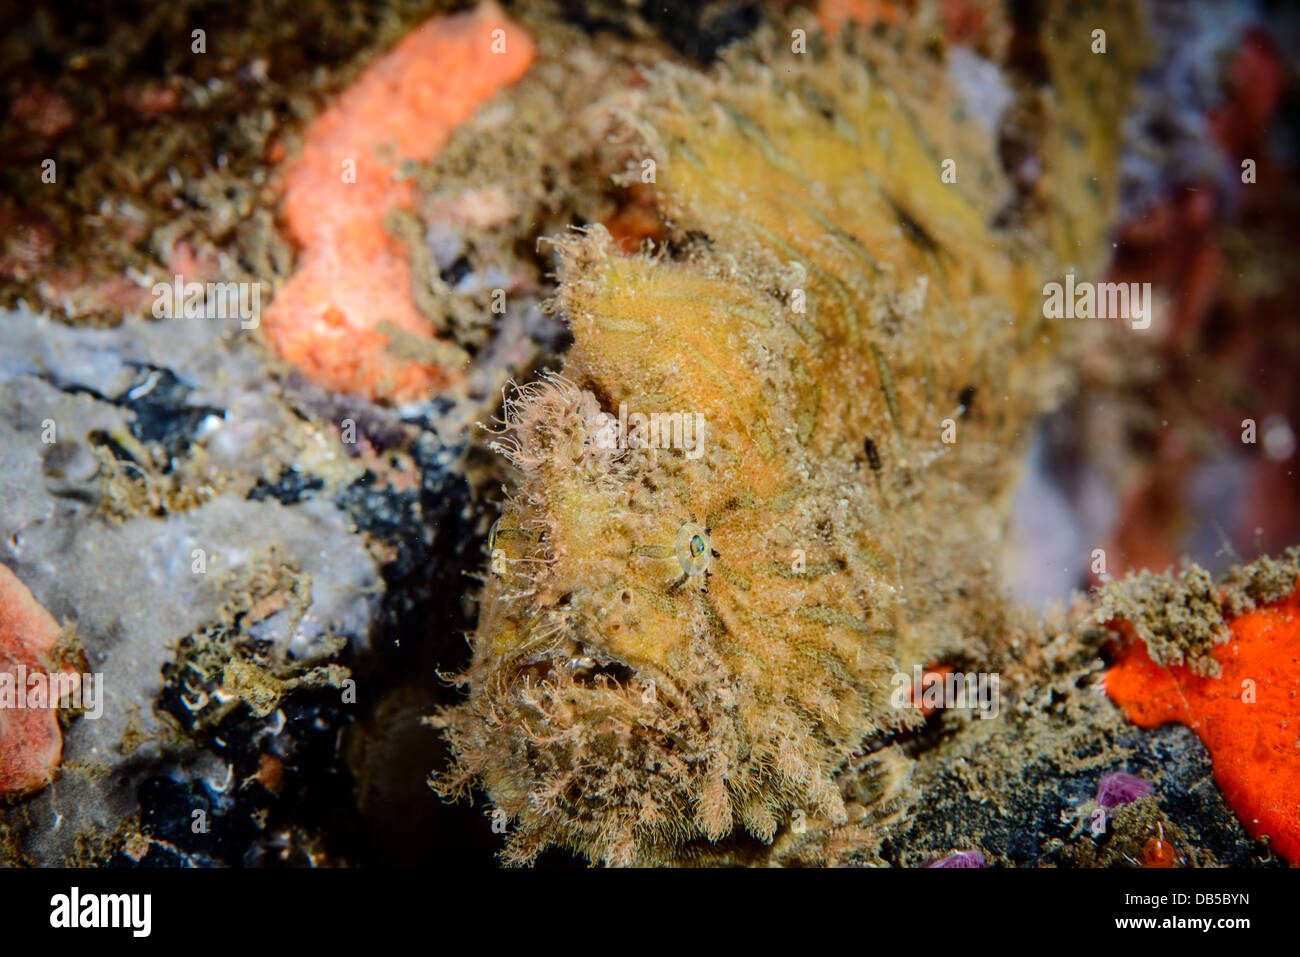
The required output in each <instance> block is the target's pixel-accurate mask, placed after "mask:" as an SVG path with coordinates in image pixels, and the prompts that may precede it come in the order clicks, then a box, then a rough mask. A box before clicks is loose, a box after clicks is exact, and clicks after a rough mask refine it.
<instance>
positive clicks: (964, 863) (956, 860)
mask: <svg viewBox="0 0 1300 957" xmlns="http://www.w3.org/2000/svg"><path fill="white" fill-rule="evenodd" d="M925 866H926V867H988V865H987V864H986V863H984V855H983V854H981V853H980V852H979V851H954V852H953V853H951V854H949V855H948V856H947V857H941V858H939V859H938V860H936V861H931V862H930V863H929V864H926V865H925Z"/></svg>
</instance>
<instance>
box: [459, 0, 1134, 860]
mask: <svg viewBox="0 0 1300 957" xmlns="http://www.w3.org/2000/svg"><path fill="white" fill-rule="evenodd" d="M1103 12H1104V13H1105V16H1106V17H1108V18H1109V19H1108V20H1102V21H1098V20H1096V19H1095V18H1094V19H1091V20H1090V19H1088V18H1082V19H1081V20H1079V21H1075V22H1074V23H1073V24H1064V23H1056V22H1053V23H1049V24H1047V26H1046V27H1045V32H1044V36H1043V40H1042V44H1041V45H1042V47H1043V49H1044V52H1045V55H1046V56H1047V60H1048V63H1049V65H1050V67H1051V69H1052V72H1053V76H1054V81H1053V84H1052V86H1051V87H1050V88H1048V89H1047V90H1045V91H1034V92H1032V93H1030V94H1028V95H1029V96H1030V97H1031V98H1033V99H1034V104H1035V105H1034V111H1036V113H1037V115H1039V116H1040V118H1041V120H1042V129H1041V131H1040V133H1039V137H1040V139H1039V160H1040V162H1041V163H1042V169H1043V175H1042V176H1041V177H1040V179H1039V180H1038V183H1037V187H1036V189H1037V192H1036V193H1035V194H1034V195H1033V196H1032V197H1030V199H1031V201H1030V202H1024V199H1025V197H1023V196H1021V197H1020V200H1021V201H1020V202H1018V203H1017V202H1016V197H1015V196H1014V192H1015V191H1014V190H1013V189H1012V188H1011V185H1010V184H1009V183H1008V181H1007V178H1006V176H1005V175H1004V173H1003V171H1002V169H1001V167H1000V164H999V162H998V160H997V156H998V151H997V148H996V144H995V142H994V141H993V138H992V137H991V135H990V134H989V132H988V131H986V130H985V129H983V128H982V127H981V126H980V125H979V124H978V123H976V122H973V121H972V120H971V119H970V118H969V117H965V116H963V110H962V108H961V105H960V103H961V100H960V97H958V96H956V95H954V91H953V90H952V89H951V88H950V87H949V85H948V80H947V77H946V74H945V69H944V63H943V58H942V55H941V54H940V53H937V52H934V51H933V50H932V49H929V50H927V49H925V48H924V47H923V46H921V45H916V46H913V45H910V44H909V43H908V42H907V41H906V39H905V38H903V39H897V38H893V37H890V36H888V35H884V34H879V33H873V34H866V33H860V34H854V33H852V32H851V31H850V33H849V35H848V36H847V38H845V39H843V40H842V41H837V42H834V43H830V42H827V43H824V44H820V45H819V46H820V49H819V50H817V51H815V52H810V53H808V54H795V53H792V52H789V51H788V50H787V49H786V48H785V46H786V45H785V44H782V43H775V42H770V41H769V42H766V43H765V42H763V41H756V42H754V43H751V44H749V45H747V46H746V47H744V48H742V49H741V50H739V51H737V52H735V53H733V55H732V56H730V57H729V58H728V62H727V63H726V64H725V65H724V66H723V67H721V68H719V70H718V71H716V73H714V74H712V75H704V74H701V73H698V72H695V71H689V70H685V69H680V68H664V69H662V70H661V71H660V72H659V75H658V76H657V77H656V78H655V80H654V82H653V85H652V88H651V93H650V96H649V97H648V100H647V102H646V103H645V105H644V108H643V109H642V110H641V112H640V114H639V115H638V116H637V123H636V128H637V131H638V132H637V136H638V141H639V144H640V145H639V149H640V150H641V151H642V152H643V154H644V155H645V156H646V157H648V158H650V159H652V160H653V164H654V165H653V168H654V170H655V177H654V179H655V184H654V189H655V191H656V196H657V200H658V202H659V204H660V207H661V209H662V212H663V215H664V217H665V220H666V222H667V223H668V224H669V226H670V228H671V230H672V236H673V237H674V243H673V249H672V253H671V254H665V253H663V252H662V251H660V252H659V253H658V254H651V253H642V254H637V255H627V254H624V253H622V252H620V251H619V250H618V249H616V248H615V247H614V246H613V245H612V244H611V243H610V242H609V241H608V237H607V236H606V235H605V234H604V233H603V231H602V230H601V229H599V228H595V229H593V230H591V231H590V232H588V233H586V234H585V235H583V236H582V237H581V238H579V239H576V240H568V241H566V242H564V243H563V252H564V265H563V269H562V273H561V276H560V279H561V281H560V286H559V294H558V297H557V306H558V308H559V309H560V311H561V312H562V314H563V315H564V317H565V318H566V319H567V321H568V323H569V325H570V327H571V328H572V331H573V337H574V344H573V347H572V350H571V351H570V352H569V354H568V355H567V358H566V361H565V363H564V367H563V370H562V372H561V373H560V374H558V375H552V376H549V377H545V378H543V379H541V380H540V381H537V382H533V383H531V384H529V385H526V386H524V387H522V388H520V389H519V390H518V391H517V392H516V393H515V394H513V395H512V396H511V397H510V398H509V400H508V402H507V404H506V408H505V413H504V419H505V425H504V428H503V430H502V433H501V434H500V435H499V437H498V438H497V440H496V443H495V445H496V447H497V448H498V449H499V450H500V451H501V452H503V453H504V454H505V455H506V456H507V457H508V458H509V460H510V462H511V463H512V464H513V465H514V466H515V467H516V469H517V487H516V488H514V489H513V492H512V495H511V498H510V500H509V502H508V504H507V506H506V507H505V509H504V512H503V514H502V515H501V518H500V520H499V522H498V523H497V525H496V526H495V528H494V531H493V534H492V541H491V543H490V551H491V571H490V575H489V578H488V581H487V583H486V586H485V588H484V591H483V594H482V600H481V611H480V618H479V623H478V629H477V633H476V634H475V635H474V636H473V649H474V653H473V662H472V664H471V666H470V668H469V670H468V672H467V673H466V675H465V676H464V681H465V684H466V685H467V687H468V692H469V693H468V700H467V701H466V702H465V703H464V704H463V705H461V706H459V707H457V708H454V709H452V710H450V711H448V712H446V713H444V714H443V715H442V716H441V717H440V723H441V725H442V726H443V727H444V728H445V731H446V734H447V736H448V739H449V741H450V745H451V748H452V753H453V757H454V764H453V767H452V769H451V771H450V772H449V773H448V774H447V775H446V776H445V777H444V778H442V779H441V781H440V782H439V786H440V787H441V788H442V789H443V790H444V792H446V793H455V792H457V791H463V790H464V789H467V788H468V787H471V786H478V787H481V788H482V789H483V790H484V791H485V792H486V794H487V795H488V797H489V798H490V800H491V801H492V803H493V804H494V805H495V807H496V808H498V809H500V810H501V811H504V812H505V815H506V816H507V817H508V819H509V821H510V824H509V827H508V828H507V842H508V843H507V851H506V856H507V859H508V860H510V861H512V862H516V863H519V862H528V861H530V860H532V859H533V858H534V857H535V856H536V854H537V853H538V852H539V851H541V850H542V849H544V848H545V847H547V846H548V845H551V844H558V845H562V846H566V847H569V848H571V849H574V850H575V851H577V852H579V853H581V854H583V855H585V856H586V857H587V858H589V859H590V860H592V861H593V862H605V863H613V864H628V863H653V862H682V861H689V860H708V859H709V854H710V853H711V852H712V851H714V850H716V849H717V848H720V847H723V846H725V845H726V844H727V843H728V842H733V843H734V842H750V843H758V844H762V843H767V842H771V841H772V840H773V838H774V837H775V836H776V835H777V833H778V831H779V830H780V829H782V828H785V827H788V826H789V825H790V822H791V820H792V818H793V817H794V816H795V815H796V814H798V813H802V814H805V815H811V816H816V817H819V818H823V819H826V820H829V821H836V820H842V819H843V816H844V813H845V811H844V802H843V799H842V796H841V793H840V790H839V788H838V787H837V784H836V781H835V774H836V772H837V770H838V769H840V768H841V767H842V766H843V765H844V763H845V761H846V759H847V758H848V757H849V756H850V755H851V754H853V752H854V751H855V749H858V748H859V747H861V746H862V744H863V742H864V740H866V739H867V738H868V737H869V736H871V735H876V734H882V733H888V732H890V731H892V730H894V729H898V728H900V727H905V726H907V725H909V724H910V723H911V722H914V721H915V720H917V719H916V717H915V715H916V712H915V711H911V710H905V709H904V710H900V709H898V708H895V707H893V706H892V705H891V701H890V690H891V679H892V678H893V676H894V675H895V674H896V673H898V672H900V671H903V672H909V673H910V671H911V669H912V668H913V666H914V665H917V664H921V665H924V664H925V663H927V662H930V661H934V660H937V659H942V658H944V657H945V656H947V657H949V658H960V659H962V660H967V661H975V662H978V661H979V659H980V655H981V649H982V648H983V647H984V644H983V642H984V637H983V636H987V635H989V634H991V633H992V632H993V630H994V629H997V628H998V627H999V625H1000V622H999V620H998V619H997V616H996V614H992V613H989V612H988V607H989V603H988V602H986V601H985V598H986V596H989V595H992V594H995V593H997V591H998V587H999V586H998V582H997V579H996V576H995V573H994V565H995V561H994V558H995V554H996V550H997V548H998V545H999V542H1000V536H1001V531H1002V526H1003V522H1004V519H1005V509H1004V504H1005V502H1006V499H1007V497H1008V494H1009V492H1010V490H1011V488H1012V485H1013V483H1014V479H1015V476H1016V471H1017V463H1018V461H1019V459H1020V458H1021V453H1022V451H1023V449H1024V447H1025V444H1026V442H1027V439H1028V437H1029V434H1030V432H1031V429H1032V424H1033V420H1034V418H1035V417H1036V416H1037V415H1039V414H1040V413H1041V412H1042V411H1043V410H1045V409H1046V408H1048V407H1049V406H1050V405H1051V404H1052V403H1053V402H1054V401H1055V400H1056V399H1057V398H1058V397H1059V395H1060V394H1061V392H1062V390H1063V389H1064V388H1065V386H1066V384H1067V383H1068V379H1069V376H1068V356H1069V352H1070V342H1071V340H1072V331H1071V329H1070V328H1068V324H1067V323H1064V322H1062V321H1060V320H1050V319H1046V318H1044V310H1043V307H1042V292H1041V290H1042V286H1043V283H1044V280H1045V278H1048V277H1050V276H1052V275H1058V276H1059V274H1060V271H1061V270H1064V269H1068V268H1072V267H1077V268H1081V269H1093V268H1096V266H1097V264H1098V263H1099V262H1100V261H1101V258H1102V255H1103V253H1104V249H1103V245H1104V243H1103V240H1104V238H1105V236H1106V233H1107V230H1108V229H1109V226H1110V222H1111V217H1112V212H1113V208H1114V188H1113V185H1111V178H1110V175H1109V171H1110V170H1111V169H1112V168H1113V166H1114V162H1115V153H1116V150H1117V148H1118V147H1117V144H1116V143H1115V141H1114V138H1113V136H1112V135H1111V134H1112V131H1113V127H1114V126H1115V125H1117V124H1116V123H1115V117H1117V116H1118V115H1119V111H1122V109H1123V106H1124V97H1125V95H1126V89H1127V87H1126V82H1127V81H1126V77H1131V71H1130V70H1128V69H1126V68H1124V67H1123V66H1122V65H1121V63H1122V60H1121V57H1120V55H1118V54H1117V55H1115V56H1112V58H1111V59H1110V60H1109V61H1107V62H1106V63H1104V64H1103V63H1100V62H1097V63H1092V62H1090V61H1088V60H1087V57H1089V56H1092V54H1091V53H1090V52H1089V49H1088V44H1089V42H1090V30H1091V29H1092V28H1093V27H1094V26H1095V24H1096V23H1097V22H1102V23H1103V24H1106V23H1109V24H1110V25H1111V26H1112V31H1111V45H1112V47H1114V46H1116V45H1117V44H1120V43H1121V42H1122V38H1123V37H1124V36H1125V35H1126V31H1127V36H1130V37H1135V36H1136V35H1137V30H1136V28H1134V27H1132V26H1124V25H1123V16H1124V15H1125V14H1124V10H1123V8H1122V7H1121V8H1119V10H1118V12H1116V11H1106V10H1103ZM1117 18H1118V21H1117ZM773 50H775V52H773ZM1080 103H1087V104H1089V105H1090V109H1092V110H1093V111H1094V113H1093V114H1092V117H1091V118H1089V116H1088V115H1086V114H1084V115H1077V114H1076V112H1075V111H1076V110H1077V109H1078V108H1079V104H1080ZM1107 110H1110V111H1112V112H1110V113H1107V112H1106V111H1107ZM639 168H646V167H645V165H644V164H642V165H641V166H640V167H639ZM945 171H947V172H948V174H949V175H947V176H945V175H944V174H945ZM652 414H653V415H652ZM675 415H676V416H678V418H674V416H675ZM694 415H698V416H699V417H700V419H699V421H701V422H702V423H703V425H702V428H701V429H700V433H701V435H700V441H699V442H698V443H697V444H693V443H692V442H690V441H685V440H686V439H688V438H689V437H688V436H687V435H686V430H685V429H683V428H681V424H682V423H685V422H688V421H692V420H689V419H686V418H685V417H686V416H694ZM637 416H640V418H637ZM630 421H634V422H635V423H636V426H637V427H638V428H639V429H640V432H641V434H640V435H639V436H633V435H632V434H631V433H632V432H633V431H635V430H634V429H632V428H631V427H630V426H629V425H628V422H630ZM647 422H648V423H649V427H645V423H647ZM656 423H657V424H658V429H657V432H656V428H655V425H656Z"/></svg>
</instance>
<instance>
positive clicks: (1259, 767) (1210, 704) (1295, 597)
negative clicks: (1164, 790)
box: [1106, 588, 1300, 864]
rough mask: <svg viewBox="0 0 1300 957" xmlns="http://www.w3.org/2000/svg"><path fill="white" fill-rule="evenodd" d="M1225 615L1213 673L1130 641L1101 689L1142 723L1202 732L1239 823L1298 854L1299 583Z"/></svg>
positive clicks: (1293, 858) (1295, 857)
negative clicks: (1225, 637)
mask: <svg viewBox="0 0 1300 957" xmlns="http://www.w3.org/2000/svg"><path fill="white" fill-rule="evenodd" d="M1228 624H1229V626H1230V627H1231V629H1232V638H1231V640H1229V641H1226V642H1224V643H1222V644H1219V645H1216V646H1215V648H1214V650H1213V652H1212V654H1213V656H1214V658H1215V660H1216V661H1218V663H1219V666H1220V668H1221V673H1220V675H1219V676H1218V677H1216V678H1209V677H1199V676H1197V675H1194V674H1192V672H1191V671H1190V670H1189V669H1188V668H1187V667H1185V666H1182V665H1179V666H1175V667H1169V668H1164V667H1161V666H1160V665H1157V664H1155V663H1154V662H1153V661H1152V660H1151V658H1150V656H1149V655H1148V654H1147V649H1146V645H1144V644H1143V643H1142V642H1140V641H1135V642H1132V643H1131V644H1128V645H1126V646H1125V647H1124V648H1123V649H1122V650H1121V652H1120V656H1119V660H1118V661H1117V662H1116V663H1115V665H1114V666H1113V667H1112V668H1111V669H1110V671H1108V672H1107V674H1106V691H1107V693H1108V694H1109V695H1110V697H1111V699H1112V700H1113V701H1115V703H1116V704H1118V705H1120V707H1122V708H1123V709H1124V712H1125V714H1127V715H1128V717H1129V720H1131V721H1132V722H1134V723H1135V724H1137V725H1139V726H1140V727H1143V728H1155V727H1158V726H1159V725H1161V724H1164V723H1166V722H1169V721H1178V722H1181V723H1182V724H1185V725H1187V726H1188V727H1189V728H1191V729H1192V730H1194V731H1195V732H1196V733H1197V734H1198V735H1200V738H1201V740H1202V741H1203V742H1204V743H1205V746H1206V747H1207V748H1208V749H1209V751H1210V755H1211V757H1212V759H1213V761H1214V779H1215V781H1217V782H1218V784H1219V789H1220V790H1221V791H1222V792H1223V797H1224V799H1225V800H1226V801H1227V802H1228V804H1229V805H1230V806H1231V807H1232V809H1233V810H1234V811H1236V812H1237V816H1238V817H1239V818H1241V821H1242V823H1243V824H1244V825H1245V827H1246V830H1247V831H1249V832H1250V833H1251V834H1252V835H1254V836H1255V837H1264V836H1265V835H1267V836H1268V838H1269V839H1270V841H1271V842H1272V846H1273V848H1274V849H1276V850H1277V852H1278V853H1279V854H1281V855H1282V856H1283V857H1284V858H1286V859H1287V860H1288V861H1290V862H1291V863H1292V864H1300V588H1297V589H1296V591H1294V592H1292V594H1291V595H1290V596H1289V597H1288V598H1286V599H1283V600H1282V601H1280V602H1277V603H1275V604H1272V605H1268V606H1265V607H1262V608H1259V609H1257V610H1255V611H1253V612H1250V613H1248V614H1245V615H1241V616H1240V617H1238V618H1235V619H1233V620H1231V621H1230V622H1229V623H1228Z"/></svg>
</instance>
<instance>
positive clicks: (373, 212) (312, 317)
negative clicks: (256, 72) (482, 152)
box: [265, 3, 533, 399]
mask: <svg viewBox="0 0 1300 957" xmlns="http://www.w3.org/2000/svg"><path fill="white" fill-rule="evenodd" d="M532 60H533V45H532V40H531V39H530V38H529V37H528V36H527V34H525V33H524V32H523V31H522V30H520V29H519V28H518V27H516V26H515V25H514V24H512V23H511V22H510V21H509V20H507V19H506V18H505V15H504V14H503V13H502V12H501V10H500V9H499V8H498V7H497V6H496V5H495V4H493V3H486V4H484V5H483V6H481V7H479V8H478V9H477V10H476V11H474V12H471V13H466V14H459V15H456V16H448V17H435V18H433V19H431V20H428V21H426V22H425V23H423V24H422V25H421V26H419V27H417V28H416V29H415V30H413V31H412V32H411V33H409V34H408V35H407V36H406V37H404V38H403V39H402V40H401V42H400V43H398V44H397V45H396V46H395V47H393V49H392V50H390V51H388V52H387V53H385V54H384V55H383V56H381V57H380V58H379V59H378V60H376V61H375V62H374V63H372V64H371V65H370V66H369V67H368V68H367V69H366V70H365V71H364V72H363V73H362V74H361V76H360V77H359V78H358V79H357V81H356V82H355V83H354V84H353V85H352V86H351V87H349V88H348V89H347V90H346V91H344V93H343V94H342V95H341V96H340V97H339V98H338V100H337V101H336V102H335V103H333V104H332V105H331V106H330V107H329V108H328V109H326V110H325V111H324V112H323V113H322V114H321V115H320V116H319V117H318V118H317V119H316V120H315V122H314V123H313V124H312V125H311V127H310V128H309V129H308V131H307V135H306V140H305V142H304V143H303V147H302V150H301V152H300V154H299V155H298V156H297V158H296V159H295V160H293V161H292V165H291V166H290V168H289V170H288V172H287V174H286V176H285V178H284V209H283V214H284V221H285V224H286V225H287V226H288V230H289V233H290V235H291V236H292V238H293V239H294V240H295V241H296V242H298V243H299V244H300V245H301V246H302V252H301V255H300V258H299V263H298V268H297V271H296V272H295V273H294V275H293V277H292V278H291V279H290V281H289V282H288V283H287V284H286V285H285V287H284V288H283V289H281V290H280V292H279V293H278V294H277V295H276V297H275V301H274V302H273V303H272V304H271V306H270V308H269V309H268V310H267V314H266V317H265V318H266V333H267V337H268V339H269V340H270V342H271V344H272V346H274V348H275V349H276V351H277V352H279V353H280V354H281V355H282V356H284V357H285V358H287V359H289V360H290V361H291V362H293V363H294V364H295V365H297V366H298V367H299V368H300V369H302V370H303V372H304V373H306V374H307V375H308V377H309V378H311V379H313V380H314V381H316V382H318V383H320V384H322V385H324V386H327V387H329V388H331V389H334V390H336V391H340V392H353V393H358V394H363V395H367V396H370V397H372V398H373V397H380V396H383V397H390V398H396V399H409V398H416V397H419V396H421V395H425V394H428V393H429V392H430V391H433V390H435V389H437V388H439V387H440V386H441V385H443V384H445V383H446V382H447V381H449V380H450V379H451V378H452V377H454V375H455V370H451V369H443V368H438V367H436V366H431V365H426V364H422V363H418V362H414V361H411V360H409V359H403V358H398V357H397V356H394V355H392V354H390V353H389V352H388V351H386V348H385V347H386V346H387V344H388V339H387V337H386V336H384V335H383V334H381V333H380V332H378V331H377V329H376V327H377V326H378V325H379V324H380V323H381V322H382V321H384V320H388V321H389V322H391V323H393V324H394V325H395V326H396V327H398V328H399V329H403V330H406V331H408V332H412V333H415V334H417V335H423V336H428V335H430V334H431V330H430V328H429V323H428V321H427V320H426V319H424V318H423V317H422V316H421V315H420V313H419V312H418V311H417V309H416V307H415V303H414V300H413V299H412V296H411V270H410V265H409V263H408V262H407V259H406V254H405V252H404V250H403V249H402V248H401V245H400V243H398V242H397V241H396V240H395V239H394V238H393V237H392V236H390V235H389V234H388V232H387V231H386V230H385V229H384V226H383V220H384V216H385V214H387V213H388V211H389V210H391V209H392V208H393V207H404V208H405V207H409V206H410V205H411V203H412V201H413V197H414V190H413V188H412V186H411V184H410V183H409V182H407V181H405V180H402V179H399V178H397V174H398V170H399V168H400V164H401V162H402V161H403V160H407V159H414V160H427V159H429V158H431V157H432V156H433V155H435V154H436V153H437V151H438V150H439V149H441V148H442V146H443V144H444V143H446V141H447V138H448V137H449V136H450V134H451V131H452V129H453V128H454V127H455V126H456V125H457V124H458V123H460V122H462V121H463V120H465V119H466V118H467V117H468V116H469V115H470V114H471V113H473V111H474V110H475V108H477V107H478V106H479V105H480V104H481V103H483V102H484V101H485V100H487V99H488V98H489V97H490V96H492V94H493V93H495V92H496V91H497V90H499V89H501V88H502V87H503V86H505V85H507V84H509V83H511V82H513V81H515V80H517V79H518V78H519V77H520V76H522V75H523V73H524V72H525V71H526V70H527V69H528V66H529V65H530V64H531V63H532Z"/></svg>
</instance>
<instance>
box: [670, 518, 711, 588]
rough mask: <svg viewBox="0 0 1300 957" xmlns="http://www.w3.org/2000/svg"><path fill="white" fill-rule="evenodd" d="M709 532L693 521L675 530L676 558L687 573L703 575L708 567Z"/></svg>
mask: <svg viewBox="0 0 1300 957" xmlns="http://www.w3.org/2000/svg"><path fill="white" fill-rule="evenodd" d="M709 548H710V546H709V533H708V532H706V531H705V530H704V529H703V528H701V527H700V526H699V525H696V524H695V523H694V522H687V523H686V524H684V525H683V526H682V527H681V528H679V529H678V530H677V547H676V551H677V560H678V561H679V562H681V565H682V571H683V572H685V573H686V574H687V575H703V574H704V572H705V571H706V570H707V569H708V567H709Z"/></svg>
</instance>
